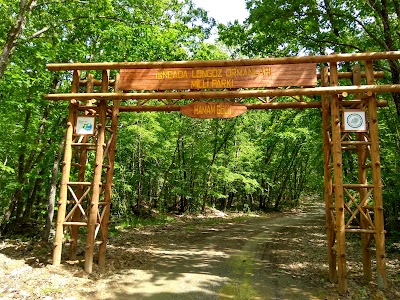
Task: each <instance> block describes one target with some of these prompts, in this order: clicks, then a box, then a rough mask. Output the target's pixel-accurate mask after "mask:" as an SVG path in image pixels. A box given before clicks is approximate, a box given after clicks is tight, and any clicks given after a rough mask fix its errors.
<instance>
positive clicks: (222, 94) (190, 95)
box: [45, 84, 400, 101]
mask: <svg viewBox="0 0 400 300" xmlns="http://www.w3.org/2000/svg"><path fill="white" fill-rule="evenodd" d="M343 92H346V93H349V94H354V93H367V92H372V93H386V92H387V93H392V92H400V84H382V85H372V84H370V85H362V86H327V87H315V88H294V89H269V90H268V89H267V90H244V91H243V90H239V91H200V92H151V93H66V94H47V95H46V96H45V99H47V100H54V101H56V100H72V99H76V100H89V99H97V100H102V99H104V100H131V99H135V100H153V99H177V100H178V99H232V98H257V97H275V96H281V97H283V96H289V97H291V96H315V95H330V94H340V93H343Z"/></svg>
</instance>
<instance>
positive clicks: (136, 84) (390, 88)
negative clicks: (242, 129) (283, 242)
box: [46, 51, 400, 294]
mask: <svg viewBox="0 0 400 300" xmlns="http://www.w3.org/2000/svg"><path fill="white" fill-rule="evenodd" d="M399 58H400V51H395V52H375V53H358V54H332V55H325V56H304V57H287V58H266V59H247V60H228V61H188V62H182V61H181V62H138V63H134V62H125V63H70V64H49V65H48V66H47V67H48V69H49V70H50V71H72V72H73V75H72V89H71V93H67V94H50V95H46V99H48V100H64V101H69V103H70V104H69V114H68V122H67V134H66V143H65V154H64V161H63V168H62V178H61V187H60V200H59V207H58V215H57V223H56V235H55V241H54V252H53V264H54V265H59V264H60V263H61V252H62V245H63V238H64V230H65V228H66V227H68V228H70V239H69V242H70V258H71V259H75V257H76V251H77V240H78V228H79V227H80V226H86V227H87V237H86V251H85V271H86V272H88V273H91V272H92V266H93V256H94V248H95V247H94V246H95V244H98V245H99V256H98V257H99V258H98V263H99V265H105V262H106V245H107V236H108V224H109V214H110V203H111V192H112V181H113V172H114V156H115V148H116V137H117V130H118V126H117V125H118V117H119V114H120V112H142V111H181V112H183V113H185V114H188V115H190V116H192V117H193V116H194V117H233V116H234V115H233V114H232V111H233V112H236V115H237V114H238V113H237V112H238V111H240V113H242V112H245V111H246V110H251V109H263V110H268V109H285V108H319V109H321V112H322V133H323V141H324V176H325V183H324V187H325V203H326V224H327V240H328V262H329V279H330V281H331V282H333V283H334V282H337V283H338V289H339V292H340V293H341V294H344V293H346V291H347V281H346V272H347V270H346V236H347V234H348V233H358V234H360V235H361V240H362V257H363V258H362V260H363V261H362V263H363V268H364V276H365V278H366V279H367V280H371V278H372V267H371V265H372V263H371V261H372V258H371V251H370V245H371V242H372V240H375V246H376V258H375V259H376V268H377V282H378V286H379V287H380V288H386V286H387V279H386V259H385V257H386V256H385V230H384V216H383V199H382V181H381V165H380V154H379V142H378V119H377V107H380V106H385V105H386V101H383V100H380V101H379V100H377V99H376V96H375V95H376V93H383V92H400V85H399V84H397V85H378V84H377V83H376V81H375V79H376V78H382V77H383V76H384V74H383V73H382V72H374V70H373V61H375V60H386V59H389V60H390V59H391V60H394V59H399ZM342 62H346V63H350V64H349V65H351V66H352V67H353V70H352V72H339V71H338V63H342ZM111 70H118V71H119V72H117V74H116V75H115V77H114V78H111V77H110V71H111ZM317 70H319V73H317ZM81 71H99V72H100V71H101V79H95V78H94V76H93V75H92V74H90V73H89V72H88V73H87V74H88V75H87V76H86V78H85V79H82V78H81V76H80V72H81ZM120 74H121V75H120ZM121 77H122V78H121ZM317 79H318V82H319V83H318V82H317ZM340 79H350V80H347V82H352V84H351V85H343V84H342V85H339V82H340ZM213 80H215V82H213ZM231 80H232V81H231ZM132 90H134V92H132ZM303 96H320V97H316V98H319V99H320V101H317V100H315V98H312V100H311V101H310V100H308V101H305V100H304V99H303ZM247 98H252V99H258V100H259V101H258V103H254V101H252V103H247V102H246V99H247ZM204 99H206V100H208V99H219V100H218V101H217V102H218V103H220V102H219V101H221V99H223V100H222V101H223V108H218V107H216V105H215V104H210V103H209V102H204V101H203V100H204ZM277 99H279V100H280V101H277ZM348 99H351V100H348ZM124 100H131V101H129V103H134V104H133V105H132V104H130V105H128V104H127V102H126V101H124ZM149 100H158V103H157V105H154V104H153V105H151V104H150V103H153V102H151V101H149ZM199 100H201V101H199ZM213 101H215V100H213ZM213 103H214V102H213ZM199 105H200V106H201V105H203V106H202V107H200V108H199V107H197V106H199ZM207 105H208V106H207ZM217 105H218V104H217ZM205 106H207V107H206V108H205ZM196 107H197V108H196ZM218 111H219V112H220V114H218V113H217V112H218ZM346 113H347V115H346ZM349 114H350V115H352V116H353V117H351V116H350V115H349ZM348 120H351V121H348ZM346 122H347V123H348V125H350V127H354V128H347V127H346ZM362 123H364V124H362ZM360 124H361V125H362V126H361V125H360ZM353 125H354V126H353ZM357 126H358V127H357ZM90 151H94V152H95V155H88V153H89V152H90ZM344 151H350V152H351V153H354V155H356V157H357V161H358V181H357V182H343V164H344V162H343V160H342V154H343V152H344ZM90 159H92V160H93V161H92V162H91V164H90V165H92V166H93V168H92V169H91V170H88V169H87V166H88V165H89V164H88V163H87V162H88V160H90ZM88 174H90V175H88ZM370 213H373V214H374V218H371V215H370ZM357 217H359V222H358V223H356V224H355V225H354V222H353V221H354V220H355V219H357ZM357 220H358V219H357Z"/></svg>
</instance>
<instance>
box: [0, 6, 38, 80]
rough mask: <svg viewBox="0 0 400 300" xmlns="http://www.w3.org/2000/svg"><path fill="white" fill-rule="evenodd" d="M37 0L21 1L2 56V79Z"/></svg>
mask: <svg viewBox="0 0 400 300" xmlns="http://www.w3.org/2000/svg"><path fill="white" fill-rule="evenodd" d="M36 2H37V1H35V0H21V1H20V3H19V12H18V16H17V18H16V20H15V23H14V25H13V26H12V27H11V29H10V31H9V32H8V34H7V39H6V43H5V44H4V46H3V50H2V52H1V56H0V79H1V78H2V77H3V75H4V72H5V71H6V69H7V66H8V64H9V63H10V60H11V55H12V53H13V51H14V49H15V47H16V45H17V39H18V37H19V36H20V35H21V33H22V31H23V30H24V26H25V23H26V19H27V15H28V13H29V12H31V11H32V10H33V8H34V7H35V5H36Z"/></svg>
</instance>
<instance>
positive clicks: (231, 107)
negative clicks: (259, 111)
mask: <svg viewBox="0 0 400 300" xmlns="http://www.w3.org/2000/svg"><path fill="white" fill-rule="evenodd" d="M180 111H181V113H182V114H184V115H186V116H188V117H191V118H200V119H212V118H221V119H226V118H234V117H237V116H240V115H241V114H244V113H245V112H246V111H247V107H246V106H245V105H238V104H234V103H230V102H193V103H191V104H189V105H185V106H182V108H181V110H180Z"/></svg>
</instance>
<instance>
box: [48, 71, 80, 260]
mask: <svg viewBox="0 0 400 300" xmlns="http://www.w3.org/2000/svg"><path fill="white" fill-rule="evenodd" d="M77 86H79V71H77V70H75V71H74V73H73V79H72V87H73V88H72V89H73V90H74V88H75V87H77ZM75 122H76V104H75V101H74V100H72V101H71V102H70V104H69V109H68V120H67V132H66V135H65V150H64V160H63V163H62V164H63V166H62V175H61V185H60V200H59V202H58V211H57V221H56V234H55V237H54V249H53V265H55V266H58V265H60V263H61V253H62V243H63V237H64V218H65V213H66V209H67V198H68V183H69V178H70V173H71V159H72V139H73V134H74V127H75Z"/></svg>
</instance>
